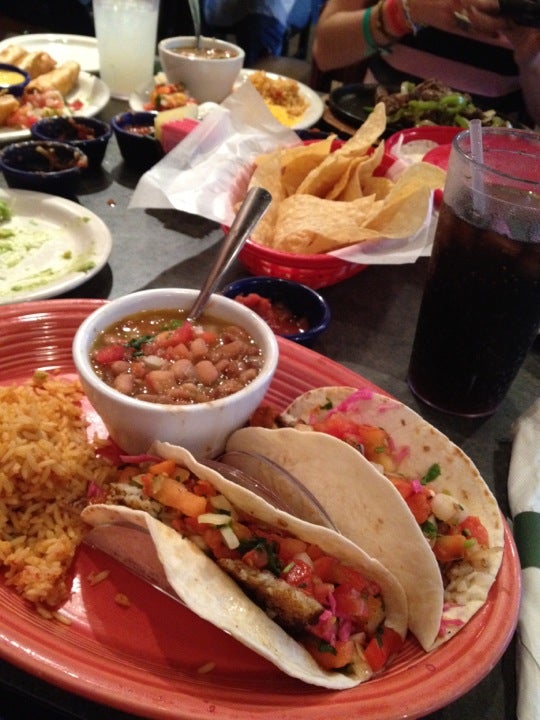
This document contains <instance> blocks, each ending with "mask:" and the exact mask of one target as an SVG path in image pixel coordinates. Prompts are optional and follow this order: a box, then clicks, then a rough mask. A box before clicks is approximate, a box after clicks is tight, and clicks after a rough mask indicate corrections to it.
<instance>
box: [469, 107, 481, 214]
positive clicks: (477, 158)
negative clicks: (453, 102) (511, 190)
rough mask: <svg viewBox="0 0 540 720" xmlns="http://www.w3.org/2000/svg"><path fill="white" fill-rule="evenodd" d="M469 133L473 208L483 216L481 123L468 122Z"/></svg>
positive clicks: (478, 121) (477, 121)
mask: <svg viewBox="0 0 540 720" xmlns="http://www.w3.org/2000/svg"><path fill="white" fill-rule="evenodd" d="M469 132H470V134H471V155H472V159H473V168H472V190H473V208H474V210H475V212H476V213H479V214H483V206H484V180H483V178H482V170H481V167H480V166H481V165H483V163H484V146H483V143H482V123H481V122H480V120H478V119H476V120H471V121H470V123H469Z"/></svg>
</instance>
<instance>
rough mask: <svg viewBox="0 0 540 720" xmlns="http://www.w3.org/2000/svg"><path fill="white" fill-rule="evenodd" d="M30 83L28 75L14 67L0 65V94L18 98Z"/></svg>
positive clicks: (7, 64)
mask: <svg viewBox="0 0 540 720" xmlns="http://www.w3.org/2000/svg"><path fill="white" fill-rule="evenodd" d="M29 82H30V75H29V74H28V73H27V72H26V70H21V68H18V67H17V66H16V65H10V64H9V63H0V93H4V92H5V93H9V94H10V95H15V96H16V97H19V96H20V95H22V94H23V92H24V88H25V87H26V86H27V85H28V83H29Z"/></svg>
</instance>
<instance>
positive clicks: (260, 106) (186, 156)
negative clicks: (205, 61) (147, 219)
mask: <svg viewBox="0 0 540 720" xmlns="http://www.w3.org/2000/svg"><path fill="white" fill-rule="evenodd" d="M300 143H301V140H300V138H299V137H298V135H297V134H296V133H295V132H293V131H292V130H290V129H289V128H286V127H285V126H284V125H282V124H281V123H280V122H278V121H277V120H276V119H275V118H274V116H273V115H272V113H271V112H270V110H269V109H268V107H267V106H266V104H265V102H264V101H263V99H262V97H261V96H260V95H259V93H258V92H257V91H256V90H255V88H254V87H253V86H252V84H251V83H249V82H246V83H243V84H242V85H241V86H240V87H239V88H238V90H236V91H235V92H234V93H232V94H231V95H230V96H229V97H228V98H227V99H226V100H225V101H224V102H223V103H222V104H221V105H219V106H218V105H216V106H215V107H214V108H213V109H211V110H210V111H209V112H208V114H206V116H205V117H204V118H203V120H202V121H201V122H200V123H199V125H198V126H197V127H196V128H195V129H194V130H192V132H190V133H189V134H188V135H187V137H186V138H185V139H184V140H182V141H181V142H179V143H178V144H177V145H176V146H175V147H174V148H173V149H172V150H171V151H170V152H169V153H167V154H166V155H165V156H164V157H163V159H162V160H160V161H159V162H158V163H157V164H156V165H154V166H153V167H152V168H150V170H148V171H147V172H146V173H145V174H144V175H143V176H142V177H141V179H140V180H139V182H138V184H137V187H136V188H135V191H134V193H133V195H132V198H131V201H130V207H144V208H168V209H171V208H176V209H177V210H181V211H183V212H188V213H191V214H193V215H199V216H201V217H204V218H207V219H208V220H213V221H215V222H218V223H220V224H222V225H225V226H230V225H231V223H232V221H233V219H234V216H235V203H236V202H237V201H238V200H240V199H242V198H243V197H244V195H245V192H246V189H247V185H248V182H249V178H250V176H251V173H252V171H253V162H254V160H255V159H256V158H257V156H259V155H262V154H264V153H268V152H271V151H272V150H275V149H276V148H279V147H288V146H294V145H299V144H300ZM433 218H434V213H433V212H432V203H430V207H429V208H428V210H427V212H426V217H425V218H424V222H423V224H422V227H421V228H419V230H418V231H417V232H416V233H415V235H413V236H411V237H405V238H400V239H392V240H390V239H388V238H382V239H381V242H380V243H373V244H371V243H358V244H355V245H351V246H349V247H347V248H341V249H340V250H337V251H335V252H332V253H329V254H331V255H337V256H338V257H342V258H344V259H345V260H348V261H349V262H356V263H361V264H364V265H388V264H393V265H395V264H404V263H413V262H415V261H416V260H417V259H418V258H419V257H421V256H423V255H430V254H431V245H432V242H433V230H434V221H433ZM368 246H369V247H368Z"/></svg>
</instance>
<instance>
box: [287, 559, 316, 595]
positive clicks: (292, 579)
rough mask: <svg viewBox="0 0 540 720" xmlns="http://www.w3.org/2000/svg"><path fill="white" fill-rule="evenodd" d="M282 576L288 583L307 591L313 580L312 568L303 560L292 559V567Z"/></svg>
mask: <svg viewBox="0 0 540 720" xmlns="http://www.w3.org/2000/svg"><path fill="white" fill-rule="evenodd" d="M282 577H283V579H284V580H285V581H286V582H287V583H289V585H293V586H294V587H302V588H304V589H307V590H308V591H309V590H310V588H311V584H312V581H313V568H312V567H311V565H308V564H307V563H306V562H304V561H303V560H294V561H293V565H292V567H291V568H290V569H289V570H288V571H287V572H286V573H284V574H283V575H282Z"/></svg>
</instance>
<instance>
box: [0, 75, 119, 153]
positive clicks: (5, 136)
mask: <svg viewBox="0 0 540 720" xmlns="http://www.w3.org/2000/svg"><path fill="white" fill-rule="evenodd" d="M110 97H111V93H110V90H109V88H108V87H107V85H106V84H105V83H104V82H103V80H101V79H100V78H98V77H96V76H95V75H91V74H90V73H87V72H84V71H82V70H81V72H80V73H79V79H78V82H77V85H76V86H75V87H74V88H73V90H72V91H71V92H70V93H68V94H67V95H66V97H65V102H66V105H67V111H66V112H68V113H71V114H72V115H82V116H85V117H93V116H94V115H97V114H98V113H99V112H101V110H103V108H104V107H105V105H107V103H108V102H109V99H110ZM29 137H30V130H28V128H13V127H7V126H5V125H3V126H0V144H2V143H5V142H17V141H19V140H27V139H28V138H29Z"/></svg>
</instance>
